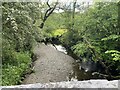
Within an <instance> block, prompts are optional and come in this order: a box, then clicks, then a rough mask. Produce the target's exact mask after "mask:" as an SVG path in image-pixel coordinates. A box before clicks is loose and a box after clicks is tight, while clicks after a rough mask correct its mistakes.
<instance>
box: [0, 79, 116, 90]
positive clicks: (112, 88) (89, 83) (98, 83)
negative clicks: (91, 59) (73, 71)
mask: <svg viewBox="0 0 120 90" xmlns="http://www.w3.org/2000/svg"><path fill="white" fill-rule="evenodd" d="M2 88H82V90H88V88H101V89H95V90H106V89H105V88H109V89H108V90H118V80H113V81H107V80H86V81H68V82H66V81H63V82H56V83H52V82H51V83H45V84H41V83H36V84H27V85H16V86H1V87H0V90H1V89H2ZM102 88H103V89H102ZM2 90H13V89H2ZM14 90H17V89H14ZM20 90H22V89H20ZM30 90H31V89H30ZM79 90H80V89H79ZM90 90H92V89H90Z"/></svg>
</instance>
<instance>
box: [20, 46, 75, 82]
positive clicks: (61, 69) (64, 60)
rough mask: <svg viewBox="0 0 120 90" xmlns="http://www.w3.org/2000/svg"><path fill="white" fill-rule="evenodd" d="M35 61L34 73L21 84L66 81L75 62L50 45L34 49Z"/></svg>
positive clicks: (71, 72)
mask: <svg viewBox="0 0 120 90" xmlns="http://www.w3.org/2000/svg"><path fill="white" fill-rule="evenodd" d="M34 54H35V55H37V60H36V61H35V62H34V67H33V70H34V73H32V74H30V75H28V77H26V79H25V80H24V81H23V83H22V84H32V83H49V82H60V81H68V80H69V79H71V78H72V74H73V66H74V62H75V60H74V59H73V58H72V57H70V56H68V55H66V54H65V53H63V52H60V51H58V50H56V49H55V48H54V47H53V46H51V45H44V44H39V45H38V46H36V47H35V48H34Z"/></svg>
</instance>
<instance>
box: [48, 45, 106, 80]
mask: <svg viewBox="0 0 120 90" xmlns="http://www.w3.org/2000/svg"><path fill="white" fill-rule="evenodd" d="M50 46H51V47H53V48H55V47H56V48H57V50H58V51H60V52H63V53H64V54H68V55H70V56H71V57H73V58H74V59H75V63H74V65H73V72H72V75H71V79H76V80H78V81H81V80H89V79H105V78H104V77H103V76H100V75H99V73H98V72H96V71H97V70H98V71H99V70H100V69H101V66H99V65H97V63H94V62H93V61H89V60H88V62H84V61H80V60H79V59H78V58H76V56H75V55H74V54H73V53H72V52H69V53H68V52H67V50H66V48H65V47H63V46H62V45H55V47H54V46H52V45H51V44H50ZM56 48H55V49H56Z"/></svg>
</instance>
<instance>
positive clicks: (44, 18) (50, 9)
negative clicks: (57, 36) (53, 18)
mask: <svg viewBox="0 0 120 90" xmlns="http://www.w3.org/2000/svg"><path fill="white" fill-rule="evenodd" d="M57 4H58V1H57V2H56V3H55V5H54V7H51V6H50V5H49V3H48V1H47V5H48V7H49V8H48V10H47V11H46V12H45V15H44V17H43V22H42V23H41V24H40V26H39V27H40V28H43V26H44V23H45V21H46V20H47V18H48V17H49V16H50V15H51V14H52V13H53V11H54V10H55V8H56V6H57Z"/></svg>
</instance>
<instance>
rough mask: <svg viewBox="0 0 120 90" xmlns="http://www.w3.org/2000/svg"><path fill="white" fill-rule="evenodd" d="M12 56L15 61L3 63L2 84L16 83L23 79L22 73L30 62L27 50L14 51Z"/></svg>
mask: <svg viewBox="0 0 120 90" xmlns="http://www.w3.org/2000/svg"><path fill="white" fill-rule="evenodd" d="M13 58H14V59H16V63H14V62H13V63H6V64H4V65H3V69H2V85H16V84H18V83H20V82H21V80H22V79H23V77H22V76H23V74H24V73H25V72H26V71H27V69H28V68H29V65H30V63H31V58H30V54H29V53H27V52H26V53H24V52H14V56H13ZM11 59H12V58H11ZM12 60H13V59H12Z"/></svg>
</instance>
